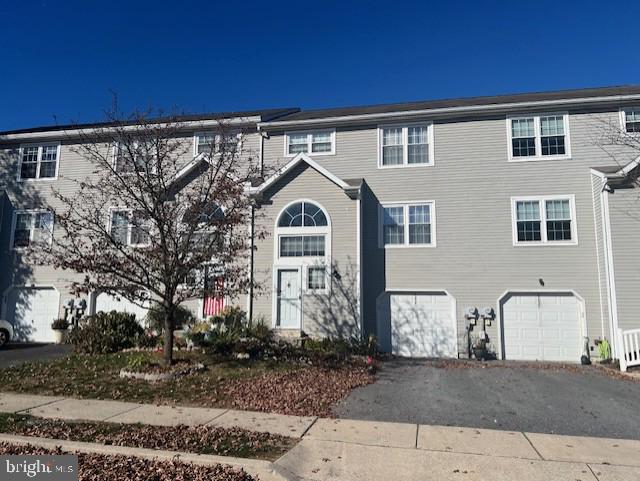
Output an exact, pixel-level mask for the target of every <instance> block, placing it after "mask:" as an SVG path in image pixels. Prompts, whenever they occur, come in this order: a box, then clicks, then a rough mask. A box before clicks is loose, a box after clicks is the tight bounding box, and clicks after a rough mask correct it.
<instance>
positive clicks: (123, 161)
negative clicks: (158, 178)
mask: <svg viewBox="0 0 640 481" xmlns="http://www.w3.org/2000/svg"><path fill="white" fill-rule="evenodd" d="M152 149H153V147H152V146H151V145H148V144H146V145H145V144H143V143H142V142H132V143H130V144H128V145H123V144H120V143H116V144H115V145H114V146H113V151H114V169H115V171H116V172H118V173H120V174H135V173H136V172H137V173H146V171H147V163H149V164H151V169H153V168H154V165H153V162H148V160H149V156H150V155H153V154H152Z"/></svg>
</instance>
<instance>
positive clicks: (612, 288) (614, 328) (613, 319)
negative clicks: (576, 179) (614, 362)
mask: <svg viewBox="0 0 640 481" xmlns="http://www.w3.org/2000/svg"><path fill="white" fill-rule="evenodd" d="M609 188H610V187H609V185H608V184H605V186H604V188H603V190H602V197H601V202H602V217H603V219H602V220H603V222H602V225H603V229H604V245H605V252H606V254H607V262H606V263H605V265H606V267H607V280H608V282H607V284H608V286H607V297H608V300H609V311H610V313H611V315H610V316H609V326H610V330H611V341H610V342H611V353H612V355H613V356H614V357H615V356H616V355H618V354H619V353H618V343H617V340H618V300H617V296H616V280H615V273H614V268H613V246H612V243H611V219H610V217H609Z"/></svg>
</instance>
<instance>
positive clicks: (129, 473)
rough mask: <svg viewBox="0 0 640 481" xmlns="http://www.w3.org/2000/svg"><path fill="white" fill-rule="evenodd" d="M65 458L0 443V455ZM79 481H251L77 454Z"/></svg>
mask: <svg viewBox="0 0 640 481" xmlns="http://www.w3.org/2000/svg"><path fill="white" fill-rule="evenodd" d="M52 454H53V455H57V454H67V453H65V452H63V451H62V450H60V449H57V450H48V449H44V448H39V447H35V446H17V445H13V444H7V443H0V455H52ZM78 464H79V473H78V480H79V481H113V480H119V481H134V480H135V481H137V480H147V481H253V480H254V478H253V477H252V476H249V475H248V474H247V473H245V472H244V471H242V470H238V469H234V468H231V467H229V466H223V465H220V464H218V465H215V466H197V465H194V464H188V463H181V462H179V461H150V460H147V459H141V458H135V457H131V456H105V455H101V454H78Z"/></svg>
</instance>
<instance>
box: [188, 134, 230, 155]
mask: <svg viewBox="0 0 640 481" xmlns="http://www.w3.org/2000/svg"><path fill="white" fill-rule="evenodd" d="M193 145H194V149H193V154H194V155H200V154H204V155H207V154H209V155H211V154H212V153H213V154H219V153H220V152H222V151H223V150H224V151H225V152H231V151H233V152H237V151H238V150H240V149H241V148H242V134H241V133H240V132H237V131H235V130H230V131H229V132H217V133H216V132H196V133H195V135H194V142H193Z"/></svg>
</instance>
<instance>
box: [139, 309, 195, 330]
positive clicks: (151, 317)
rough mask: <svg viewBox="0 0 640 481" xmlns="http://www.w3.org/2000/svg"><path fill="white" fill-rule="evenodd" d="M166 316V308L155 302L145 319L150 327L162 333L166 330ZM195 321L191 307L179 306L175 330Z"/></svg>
mask: <svg viewBox="0 0 640 481" xmlns="http://www.w3.org/2000/svg"><path fill="white" fill-rule="evenodd" d="M165 318H166V316H165V313H164V309H163V308H162V306H161V305H160V304H158V303H155V304H153V305H152V306H151V308H150V309H149V311H148V312H147V317H146V318H145V319H146V321H147V326H148V327H149V329H151V330H154V331H156V332H158V333H162V332H163V331H164V321H165ZM195 321H196V318H195V316H194V315H193V313H192V312H191V311H190V310H189V309H187V308H186V307H184V306H178V307H177V308H176V314H175V325H174V330H179V329H183V328H185V327H186V326H189V325H191V324H193V323H194V322H195Z"/></svg>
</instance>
